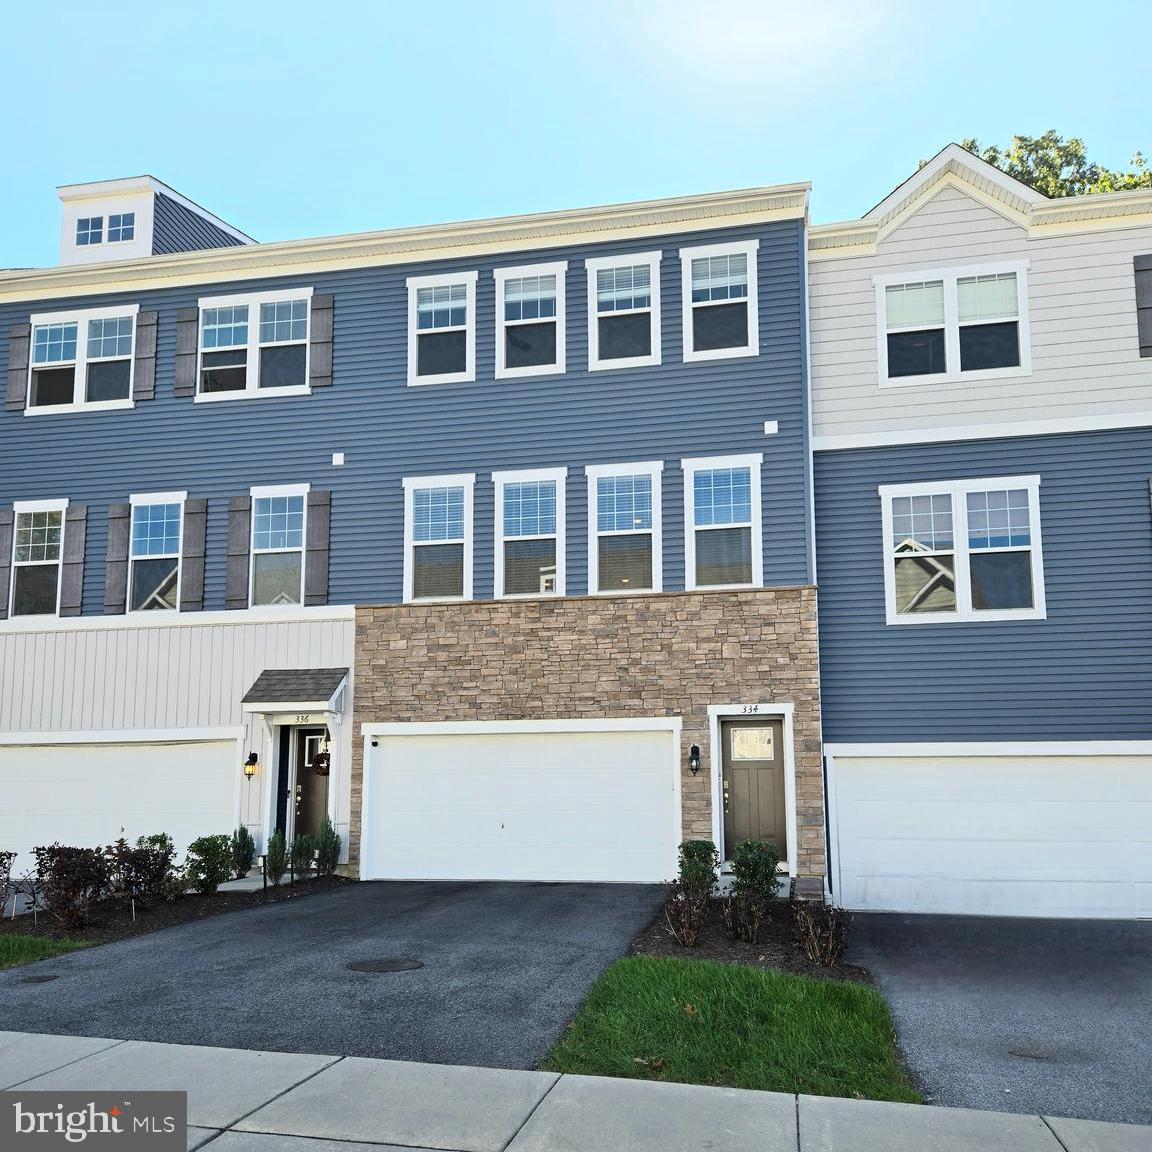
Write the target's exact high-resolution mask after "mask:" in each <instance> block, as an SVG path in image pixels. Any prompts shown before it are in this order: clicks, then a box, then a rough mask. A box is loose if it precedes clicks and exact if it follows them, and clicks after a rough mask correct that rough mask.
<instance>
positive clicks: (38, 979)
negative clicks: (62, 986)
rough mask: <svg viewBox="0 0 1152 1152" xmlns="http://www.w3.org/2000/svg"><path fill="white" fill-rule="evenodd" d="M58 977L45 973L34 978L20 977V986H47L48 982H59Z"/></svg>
mask: <svg viewBox="0 0 1152 1152" xmlns="http://www.w3.org/2000/svg"><path fill="white" fill-rule="evenodd" d="M59 979H60V977H59V976H52V975H50V974H49V973H47V972H41V973H40V974H39V975H36V976H21V977H20V983H21V984H47V983H48V981H49V980H59Z"/></svg>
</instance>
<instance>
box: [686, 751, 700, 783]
mask: <svg viewBox="0 0 1152 1152" xmlns="http://www.w3.org/2000/svg"><path fill="white" fill-rule="evenodd" d="M688 771H689V772H691V773H692V775H693V776H695V775H696V773H697V772H699V771H700V745H699V744H693V745H692V747H691V748H690V749H689V751H688Z"/></svg>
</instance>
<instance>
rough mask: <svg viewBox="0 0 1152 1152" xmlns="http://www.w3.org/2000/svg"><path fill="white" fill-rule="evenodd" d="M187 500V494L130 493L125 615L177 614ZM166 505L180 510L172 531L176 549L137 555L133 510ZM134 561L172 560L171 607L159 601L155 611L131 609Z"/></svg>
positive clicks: (150, 550) (182, 570) (153, 609)
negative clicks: (174, 532) (173, 579)
mask: <svg viewBox="0 0 1152 1152" xmlns="http://www.w3.org/2000/svg"><path fill="white" fill-rule="evenodd" d="M187 499H188V493H187V492H133V493H132V494H131V495H130V496H129V497H128V503H129V504H130V505H131V507H132V515H131V516H130V517H129V520H128V583H127V589H126V591H127V600H126V603H125V608H126V610H127V611H128V612H136V613H145V614H149V615H150V614H152V613H154V612H157V611H170V612H179V611H180V582H181V580H182V579H183V577H184V565H183V563H182V560H183V554H184V504H185V502H186V501H187ZM168 505H177V506H178V507H179V509H180V513H179V521H178V526H177V531H176V547H175V548H174V549H173V548H164V549H163V550H161V551H155V550H153V548H151V547H149V548H148V549H147V550H146V551H144V552H141V553H139V554H137V551H136V509H137V508H145V507H147V508H155V507H164V506H168ZM138 560H144V561H147V560H175V561H176V583H175V585H174V587H173V590H172V600H173V603H172V605H171V607H170V608H169V607H167V606H165V605H164V604H163V603H162V602H161V603H160V604H159V605H158V606H157V607H156V608H151V609H149V608H133V607H132V605H133V602H134V601H135V598H136V596H135V590H134V586H135V582H136V562H137V561H138Z"/></svg>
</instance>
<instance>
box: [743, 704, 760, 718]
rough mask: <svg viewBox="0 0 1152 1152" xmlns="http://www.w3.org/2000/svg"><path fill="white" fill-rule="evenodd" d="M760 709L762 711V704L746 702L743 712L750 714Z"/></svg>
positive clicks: (746, 714)
mask: <svg viewBox="0 0 1152 1152" xmlns="http://www.w3.org/2000/svg"><path fill="white" fill-rule="evenodd" d="M759 711H760V705H759V704H745V705H744V707H743V708H742V709H741V713H742V714H743V715H745V716H750V715H752V714H753V713H755V712H759Z"/></svg>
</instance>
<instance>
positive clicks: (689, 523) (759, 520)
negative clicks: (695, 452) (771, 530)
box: [680, 452, 764, 592]
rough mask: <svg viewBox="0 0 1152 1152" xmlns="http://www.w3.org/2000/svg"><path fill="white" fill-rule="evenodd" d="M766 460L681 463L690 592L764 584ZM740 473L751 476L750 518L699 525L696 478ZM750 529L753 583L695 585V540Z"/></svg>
mask: <svg viewBox="0 0 1152 1152" xmlns="http://www.w3.org/2000/svg"><path fill="white" fill-rule="evenodd" d="M763 460H764V456H763V454H762V453H760V452H753V453H749V454H747V455H743V456H695V457H692V458H689V459H686V460H681V461H680V467H681V468H682V469H683V471H684V587H685V589H686V590H687V591H689V592H692V591H698V590H703V589H718V590H723V589H731V588H760V587H762V586H763V584H764V537H763V515H762V512H761V498H760V468H761V464H762V463H763ZM741 469H743V470H746V471H747V472H748V487H749V501H748V505H749V515H748V516H747V517H745V516H733V517H731V518H729V519H728V520H726V521H724V522H723V523H719V524H717V523H711V524H701V525H699V526H698V525H697V524H696V477H697V475H698V474H699V473H701V472H725V471H730V470H731V471H736V472H739V471H740V470H741ZM733 528H736V529H739V528H747V529H748V539H749V547H750V549H751V553H752V555H751V570H752V580H751V582H748V581H740V582H733V583H731V584H715V583H708V584H698V583H697V582H696V568H697V564H696V537H697V535H698V534H699V533H701V532H710V531H720V530H724V529H733Z"/></svg>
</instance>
